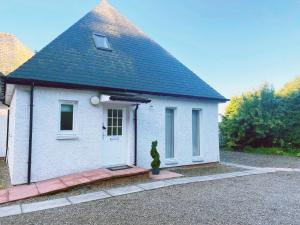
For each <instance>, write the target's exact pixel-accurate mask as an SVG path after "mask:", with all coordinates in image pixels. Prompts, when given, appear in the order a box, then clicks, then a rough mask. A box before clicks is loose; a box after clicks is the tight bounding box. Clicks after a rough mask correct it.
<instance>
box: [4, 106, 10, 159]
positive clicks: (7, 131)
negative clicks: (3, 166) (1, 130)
mask: <svg viewBox="0 0 300 225" xmlns="http://www.w3.org/2000/svg"><path fill="white" fill-rule="evenodd" d="M9 116H10V110H9V109H8V110H7V122H6V123H7V124H6V151H5V162H7V153H8V140H9Z"/></svg>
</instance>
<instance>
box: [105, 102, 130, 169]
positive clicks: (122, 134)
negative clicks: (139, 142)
mask: <svg viewBox="0 0 300 225" xmlns="http://www.w3.org/2000/svg"><path fill="white" fill-rule="evenodd" d="M103 116H104V118H103V130H102V132H103V134H102V135H103V148H102V150H101V153H102V154H101V156H102V157H101V158H102V165H103V166H116V165H126V164H127V153H128V151H127V140H126V139H127V129H126V124H127V121H126V108H122V107H109V106H108V107H105V108H104V113H103Z"/></svg>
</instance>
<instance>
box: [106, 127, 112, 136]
mask: <svg viewBox="0 0 300 225" xmlns="http://www.w3.org/2000/svg"><path fill="white" fill-rule="evenodd" d="M111 135H112V128H111V127H108V128H107V136H111Z"/></svg>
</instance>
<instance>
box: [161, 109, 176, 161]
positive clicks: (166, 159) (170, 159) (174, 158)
mask: <svg viewBox="0 0 300 225" xmlns="http://www.w3.org/2000/svg"><path fill="white" fill-rule="evenodd" d="M167 109H171V110H174V143H173V144H174V146H173V151H174V156H173V158H167V157H166V152H165V155H164V157H165V164H166V165H174V164H178V161H177V159H176V142H177V139H176V130H177V129H176V128H177V127H176V117H177V107H171V106H170V107H166V108H165V113H166V110H167ZM165 124H166V123H165ZM165 132H166V128H165ZM165 141H166V140H165ZM165 151H166V149H165Z"/></svg>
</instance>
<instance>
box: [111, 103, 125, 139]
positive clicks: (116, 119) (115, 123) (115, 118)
mask: <svg viewBox="0 0 300 225" xmlns="http://www.w3.org/2000/svg"><path fill="white" fill-rule="evenodd" d="M122 126H123V110H122V109H108V110H107V136H122V133H123V131H122V130H123V129H122Z"/></svg>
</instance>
